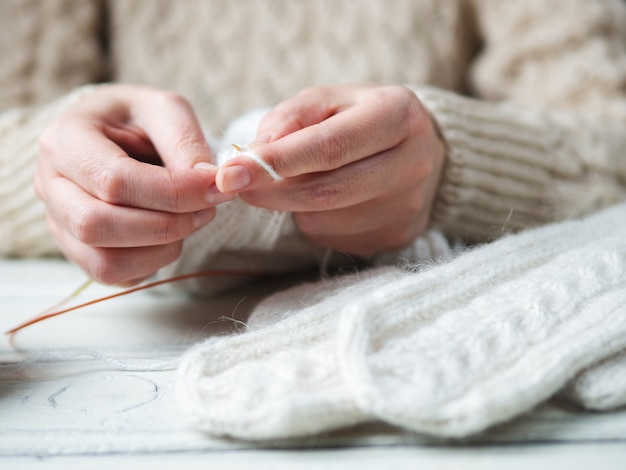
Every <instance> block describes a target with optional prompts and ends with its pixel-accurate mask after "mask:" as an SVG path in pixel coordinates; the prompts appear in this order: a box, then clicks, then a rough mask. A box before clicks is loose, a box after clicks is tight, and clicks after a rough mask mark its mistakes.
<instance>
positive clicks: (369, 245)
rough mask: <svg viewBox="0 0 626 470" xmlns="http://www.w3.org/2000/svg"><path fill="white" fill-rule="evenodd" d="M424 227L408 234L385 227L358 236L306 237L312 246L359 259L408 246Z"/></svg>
mask: <svg viewBox="0 0 626 470" xmlns="http://www.w3.org/2000/svg"><path fill="white" fill-rule="evenodd" d="M420 220H421V219H420ZM425 227H426V224H425V223H423V224H421V225H416V226H415V228H414V230H412V231H411V232H410V233H409V234H405V233H404V232H394V231H391V230H390V229H389V228H388V227H385V228H381V229H379V230H373V231H371V232H363V233H359V234H349V235H335V234H333V235H310V236H309V235H307V237H308V238H309V240H310V241H311V242H312V243H313V244H315V245H318V246H322V247H327V248H332V249H333V250H337V251H341V252H344V253H349V254H352V255H356V256H360V257H370V256H374V255H377V254H380V253H384V252H386V251H391V250H397V249H400V248H404V247H405V246H408V245H409V244H410V243H411V242H412V241H413V240H415V238H417V237H418V236H419V235H420V234H422V233H423V232H424V230H425Z"/></svg>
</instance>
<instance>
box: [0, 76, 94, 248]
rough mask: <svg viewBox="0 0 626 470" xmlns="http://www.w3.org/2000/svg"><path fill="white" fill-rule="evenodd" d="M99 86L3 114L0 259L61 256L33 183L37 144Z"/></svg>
mask: <svg viewBox="0 0 626 470" xmlns="http://www.w3.org/2000/svg"><path fill="white" fill-rule="evenodd" d="M93 88H94V86H89V85H87V86H84V87H80V88H77V89H76V90H74V91H73V92H71V93H69V94H67V95H66V96H64V97H62V98H59V99H57V100H55V101H53V102H51V103H49V104H47V105H45V106H41V107H19V108H13V109H11V110H9V111H5V112H4V113H2V114H0V241H1V243H0V256H15V257H37V256H58V255H60V254H61V252H60V250H59V249H58V247H57V246H56V244H55V243H54V240H53V238H52V235H51V234H50V232H49V231H48V228H47V224H46V215H45V207H44V205H43V203H42V202H41V201H40V200H39V199H38V198H37V196H36V195H35V191H34V188H33V184H32V181H33V176H34V172H35V166H36V161H37V157H38V148H37V140H38V138H39V135H41V133H42V131H43V130H44V129H45V127H46V126H47V125H48V123H50V121H51V120H52V119H54V118H55V117H56V116H57V115H58V114H60V113H61V112H62V111H63V110H65V109H66V108H67V107H68V106H71V105H72V104H73V103H75V102H76V101H78V100H79V99H80V98H81V97H82V96H84V95H85V94H87V93H90V92H91V90H92V89H93Z"/></svg>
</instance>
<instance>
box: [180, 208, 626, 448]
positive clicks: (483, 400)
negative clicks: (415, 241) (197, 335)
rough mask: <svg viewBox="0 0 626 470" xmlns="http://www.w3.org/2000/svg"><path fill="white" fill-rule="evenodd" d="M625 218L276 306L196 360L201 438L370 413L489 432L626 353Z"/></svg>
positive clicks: (188, 359) (184, 378) (190, 399)
mask: <svg viewBox="0 0 626 470" xmlns="http://www.w3.org/2000/svg"><path fill="white" fill-rule="evenodd" d="M625 221H626V205H622V206H619V207H617V208H614V209H610V210H608V211H606V212H604V213H601V214H599V215H596V216H593V217H591V218H590V219H588V220H584V221H572V222H564V223H562V224H554V225H551V226H548V227H545V228H541V229H536V230H534V231H527V232H525V233H523V234H520V235H515V236H509V237H505V238H504V239H502V240H500V241H498V242H495V243H493V244H488V245H485V246H483V247H482V248H480V249H476V250H474V251H471V252H469V253H466V254H464V255H461V256H459V257H458V258H457V259H456V260H452V261H450V262H448V263H444V264H441V265H440V266H436V267H433V268H432V269H430V270H427V271H422V272H418V273H414V274H412V273H406V272H402V271H400V270H398V269H395V268H380V269H379V270H378V271H370V272H368V273H360V274H358V275H356V276H353V277H343V278H338V279H336V280H334V281H333V280H331V281H325V282H321V283H317V284H313V285H306V286H299V287H297V288H295V289H293V290H290V291H286V292H283V293H281V294H278V295H276V296H274V297H270V298H268V299H267V300H266V301H265V302H264V303H263V304H262V305H260V306H259V307H258V310H257V311H256V312H255V313H253V316H252V318H251V319H250V326H249V328H248V331H247V332H244V333H242V334H239V335H235V336H231V337H226V338H214V339H212V340H209V341H208V342H206V343H203V344H200V345H198V346H197V347H196V348H195V349H193V350H192V351H190V352H189V353H187V355H186V356H185V357H184V358H183V360H182V363H181V366H180V369H179V379H178V384H177V390H178V397H179V401H180V403H181V406H182V408H183V409H184V410H185V411H186V413H187V414H188V416H189V418H190V419H191V420H192V421H193V423H195V425H196V426H197V427H198V428H199V429H202V430H204V431H208V432H210V433H212V434H217V435H229V436H234V437H237V438H244V439H275V438H284V437H292V436H297V435H307V434H311V433H316V432H321V431H326V430H330V429H333V428H337V427H343V426H349V425H352V424H355V423H359V422H365V421H372V420H382V421H385V422H388V423H392V424H395V425H398V426H401V427H404V428H407V429H410V430H414V431H419V432H423V433H427V434H431V435H435V436H443V437H463V436H467V435H470V434H472V433H476V432H479V431H482V430H484V429H486V428H487V427H489V426H492V425H493V424H496V423H499V422H502V421H504V420H507V419H510V418H512V417H514V416H517V415H518V414H520V413H522V412H525V411H527V410H530V409H532V408H533V407H535V406H536V405H538V404H539V403H541V402H542V401H544V400H546V399H548V398H550V397H551V396H552V395H553V394H555V393H556V392H558V391H559V390H560V389H561V388H563V387H564V386H565V385H566V384H567V383H568V382H570V381H572V380H573V379H574V378H575V377H576V375H577V374H578V373H579V372H581V371H582V370H584V369H585V368H587V367H590V366H593V365H594V364H596V363H598V362H600V361H601V360H603V359H605V358H606V357H608V356H610V355H612V354H615V353H616V352H618V351H620V350H622V349H623V348H625V347H626V315H625V313H626V310H625V308H624V305H626V288H624V285H625V283H626V222H625ZM622 364H624V363H623V362H622ZM600 367H602V365H601V366H600ZM598 370H600V369H598ZM578 380H579V381H580V380H584V379H581V378H579V379H578ZM620 386H623V383H622V382H618V383H614V384H613V390H616V392H615V393H616V394H617V395H620V394H621V396H622V397H623V395H624V392H625V389H624V388H623V387H622V389H621V390H620V388H619V387H620ZM586 398H587V400H589V401H594V400H593V398H592V397H591V394H588V395H587V396H586ZM598 398H600V399H602V398H603V397H602V396H600V397H598ZM616 403H619V402H618V401H614V402H613V403H612V404H616Z"/></svg>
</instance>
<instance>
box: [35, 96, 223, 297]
mask: <svg viewBox="0 0 626 470" xmlns="http://www.w3.org/2000/svg"><path fill="white" fill-rule="evenodd" d="M39 144H40V145H39V146H40V158H39V163H38V168H37V171H36V175H35V189H36V191H37V194H38V195H39V197H40V198H41V199H42V200H43V201H44V203H45V205H46V208H47V216H48V225H49V227H50V229H51V231H52V234H53V236H54V237H55V239H56V242H57V243H58V245H59V247H60V248H61V249H62V250H63V252H64V253H65V254H66V256H67V257H68V258H69V259H71V260H73V261H74V262H76V263H77V264H78V265H80V266H81V267H82V268H83V269H84V270H85V271H86V273H87V274H88V275H89V276H91V277H92V278H93V279H95V280H97V281H100V282H103V283H107V284H118V285H131V284H134V283H136V282H138V281H140V280H142V279H144V278H146V277H147V276H149V275H151V274H152V273H154V272H155V271H156V270H157V269H159V268H161V267H162V266H164V265H166V264H168V263H170V262H172V261H174V260H175V259H176V258H177V257H178V256H179V254H180V250H181V246H182V241H181V240H182V239H183V238H184V237H186V236H187V235H189V234H191V233H192V232H194V231H195V230H197V229H198V228H200V227H201V226H203V225H205V224H206V223H208V222H209V221H210V220H211V219H212V218H213V217H214V215H215V208H214V206H215V205H216V204H218V203H220V202H223V201H224V200H227V199H230V198H232V196H224V195H223V194H221V193H220V192H219V191H217V189H216V187H215V184H214V180H215V174H216V168H215V167H214V166H213V165H212V162H213V156H212V154H211V150H210V149H209V147H208V145H207V143H206V141H205V139H204V136H203V133H202V130H201V128H200V126H199V124H198V122H197V120H196V117H195V115H194V113H193V111H192V109H191V107H190V106H189V104H188V103H187V102H186V101H185V100H184V99H182V98H181V97H180V96H178V95H176V94H173V93H170V92H165V91H161V90H157V89H154V88H149V87H142V86H130V85H111V86H104V87H101V88H100V89H97V90H96V91H94V92H93V93H91V94H89V95H87V96H86V97H84V98H83V99H82V100H81V101H80V102H78V103H77V104H75V105H73V106H72V107H70V108H69V109H68V110H67V111H66V112H65V113H63V114H62V115H61V116H60V117H59V118H58V119H56V120H55V121H54V122H52V123H51V124H50V125H49V127H48V128H47V129H46V131H45V132H44V133H43V135H42V136H41V138H40V142H39Z"/></svg>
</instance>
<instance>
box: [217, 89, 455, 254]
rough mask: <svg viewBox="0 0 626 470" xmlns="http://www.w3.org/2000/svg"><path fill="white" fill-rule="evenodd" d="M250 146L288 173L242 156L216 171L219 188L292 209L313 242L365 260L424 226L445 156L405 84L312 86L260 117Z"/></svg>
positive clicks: (429, 122) (405, 240) (267, 205)
mask: <svg viewBox="0 0 626 470" xmlns="http://www.w3.org/2000/svg"><path fill="white" fill-rule="evenodd" d="M249 149H250V150H251V151H253V152H254V153H256V154H257V155H258V156H259V157H260V158H261V159H262V160H263V161H265V162H266V163H268V164H269V165H270V166H271V167H272V168H273V169H274V170H275V171H276V172H277V173H278V175H280V176H281V177H282V178H283V179H282V180H280V181H274V180H273V179H272V178H271V176H270V175H269V174H268V173H267V172H266V171H264V170H263V169H262V168H261V167H260V166H259V165H258V164H256V163H255V162H254V160H252V159H250V158H246V157H244V156H241V157H236V158H235V159H233V160H230V161H228V162H227V163H226V164H225V165H223V166H222V167H221V168H220V169H219V171H218V173H217V177H216V181H217V186H218V187H219V189H220V190H221V191H223V192H224V193H226V194H234V193H239V194H240V196H241V197H242V198H243V199H244V200H245V201H246V202H248V203H249V204H252V205H255V206H259V207H265V208H268V209H275V210H281V211H289V212H294V213H295V219H296V222H297V224H298V226H299V227H300V229H301V230H302V231H303V232H304V233H305V234H306V235H307V236H308V237H309V239H310V240H311V241H312V242H313V243H315V244H318V245H321V246H327V247H331V248H334V249H337V250H341V251H345V252H348V253H352V254H355V255H359V256H370V255H374V254H377V253H381V252H384V251H387V250H390V249H395V248H400V247H402V246H405V245H407V244H409V243H411V242H412V241H413V240H414V239H415V238H416V237H418V236H419V235H420V234H421V233H422V232H423V231H424V230H425V229H426V227H427V224H428V221H429V216H430V211H431V207H432V204H433V199H434V196H435V193H436V190H437V186H438V183H439V179H440V175H441V172H442V167H443V161H444V154H445V149H444V144H443V142H442V139H441V138H440V137H439V135H438V133H437V131H436V129H435V125H434V123H433V122H432V120H431V118H430V116H429V115H428V113H427V112H426V111H425V109H424V108H423V106H422V104H421V103H420V101H419V99H418V98H417V96H416V95H415V93H413V92H412V91H411V90H409V89H408V88H405V87H401V86H389V87H378V86H336V87H320V88H311V89H307V90H305V91H303V92H301V93H299V94H298V95H296V96H295V97H294V98H292V99H289V100H287V101H285V102H283V103H281V104H280V105H278V106H277V107H276V108H275V109H273V110H272V111H271V112H270V113H269V114H268V115H267V116H266V117H265V118H264V119H263V120H262V121H261V123H260V126H259V129H258V133H257V139H256V142H255V143H253V144H252V145H250V146H249Z"/></svg>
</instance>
